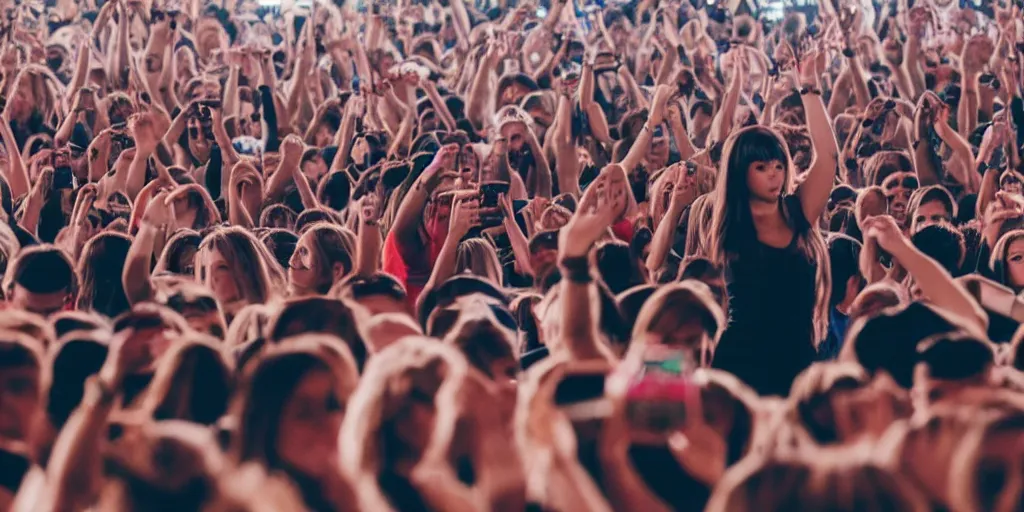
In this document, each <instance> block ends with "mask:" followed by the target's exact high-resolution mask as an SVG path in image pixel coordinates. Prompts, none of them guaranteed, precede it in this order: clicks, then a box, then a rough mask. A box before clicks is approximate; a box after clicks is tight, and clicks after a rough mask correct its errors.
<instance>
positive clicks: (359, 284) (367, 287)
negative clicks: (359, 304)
mask: <svg viewBox="0 0 1024 512" xmlns="http://www.w3.org/2000/svg"><path fill="white" fill-rule="evenodd" d="M332 295H335V296H338V295H340V296H342V297H345V298H351V299H353V300H356V301H358V300H360V299H362V298H365V297H373V296H379V295H383V296H386V297H389V298H391V299H394V300H397V301H400V302H405V300H406V293H405V288H404V287H403V286H402V283H401V282H399V281H398V279H395V277H394V276H392V275H391V274H385V273H383V272H377V273H376V274H373V275H369V276H360V275H354V276H352V277H350V278H347V279H345V280H343V281H341V282H340V283H338V285H337V286H335V291H333V292H332Z"/></svg>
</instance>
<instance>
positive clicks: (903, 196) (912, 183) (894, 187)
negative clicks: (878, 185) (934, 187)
mask: <svg viewBox="0 0 1024 512" xmlns="http://www.w3.org/2000/svg"><path fill="white" fill-rule="evenodd" d="M920 186H921V184H920V181H918V179H917V175H916V174H914V173H910V172H897V173H893V174H890V175H889V176H888V177H886V178H885V181H883V182H882V190H883V191H885V197H886V200H887V202H888V204H889V211H888V213H889V215H892V217H893V218H894V219H896V222H897V223H899V224H900V225H901V226H905V225H907V224H908V222H907V221H908V217H907V214H908V213H909V212H908V208H909V207H910V196H911V195H912V194H913V193H914V191H915V190H917V189H918V188H919V187H920Z"/></svg>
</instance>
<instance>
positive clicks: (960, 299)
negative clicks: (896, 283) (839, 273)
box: [863, 215, 988, 333]
mask: <svg viewBox="0 0 1024 512" xmlns="http://www.w3.org/2000/svg"><path fill="white" fill-rule="evenodd" d="M864 224H865V225H864V226H863V228H864V236H865V237H867V238H873V239H874V240H875V241H877V242H878V245H879V247H881V248H882V249H884V250H885V251H886V252H888V253H889V254H891V255H892V257H893V258H894V259H895V260H896V262H897V263H899V265H900V266H901V267H903V268H904V269H906V271H907V272H908V273H909V274H910V276H911V277H912V278H913V279H914V284H915V285H917V286H918V287H919V288H920V289H921V292H922V293H923V294H924V296H925V297H926V298H927V300H928V301H929V302H931V303H933V304H935V305H936V306H939V307H941V308H943V309H946V310H948V311H949V312H951V313H954V314H956V315H958V316H960V317H961V318H963V320H965V321H967V322H970V325H971V327H973V328H974V329H975V330H976V331H977V332H981V333H985V332H987V330H988V315H987V314H986V313H985V311H984V310H983V309H981V306H979V305H978V303H977V302H976V301H975V300H974V298H973V297H971V294H970V292H968V291H967V290H966V289H965V288H964V287H963V286H961V285H960V284H959V283H957V282H956V281H954V280H953V276H951V275H950V274H949V272H947V271H946V269H944V268H942V266H941V265H939V264H938V263H937V262H936V261H935V260H933V259H931V258H929V257H928V256H927V255H925V254H924V253H922V252H921V251H919V250H918V249H917V248H916V247H914V244H912V243H911V242H910V240H907V238H906V237H905V236H904V235H903V232H902V231H901V230H900V228H899V226H897V225H896V221H895V220H893V218H892V217H889V216H888V215H879V216H877V217H872V218H871V219H868V220H867V221H865V222H864Z"/></svg>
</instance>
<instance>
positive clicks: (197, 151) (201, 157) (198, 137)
mask: <svg viewBox="0 0 1024 512" xmlns="http://www.w3.org/2000/svg"><path fill="white" fill-rule="evenodd" d="M188 149H189V151H190V152H191V153H192V156H194V157H195V158H196V160H198V161H200V162H206V161H207V160H209V159H210V150H211V149H212V141H210V140H209V139H207V137H206V130H205V129H204V127H203V123H202V121H200V120H199V119H195V118H192V119H189V120H188Z"/></svg>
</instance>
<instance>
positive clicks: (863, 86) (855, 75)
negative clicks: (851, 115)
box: [846, 55, 871, 109]
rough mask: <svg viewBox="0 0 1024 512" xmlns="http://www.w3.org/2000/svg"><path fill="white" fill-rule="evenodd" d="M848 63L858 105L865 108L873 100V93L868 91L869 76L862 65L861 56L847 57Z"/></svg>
mask: <svg viewBox="0 0 1024 512" xmlns="http://www.w3.org/2000/svg"><path fill="white" fill-rule="evenodd" d="M846 64H847V66H849V69H850V82H849V83H850V84H851V85H853V95H854V97H855V98H856V99H857V106H858V107H860V108H861V109H864V108H866V107H867V106H868V103H869V102H871V93H870V92H868V78H867V76H865V74H864V68H862V67H861V65H860V60H859V58H858V57H857V56H856V55H854V56H853V57H847V58H846Z"/></svg>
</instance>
